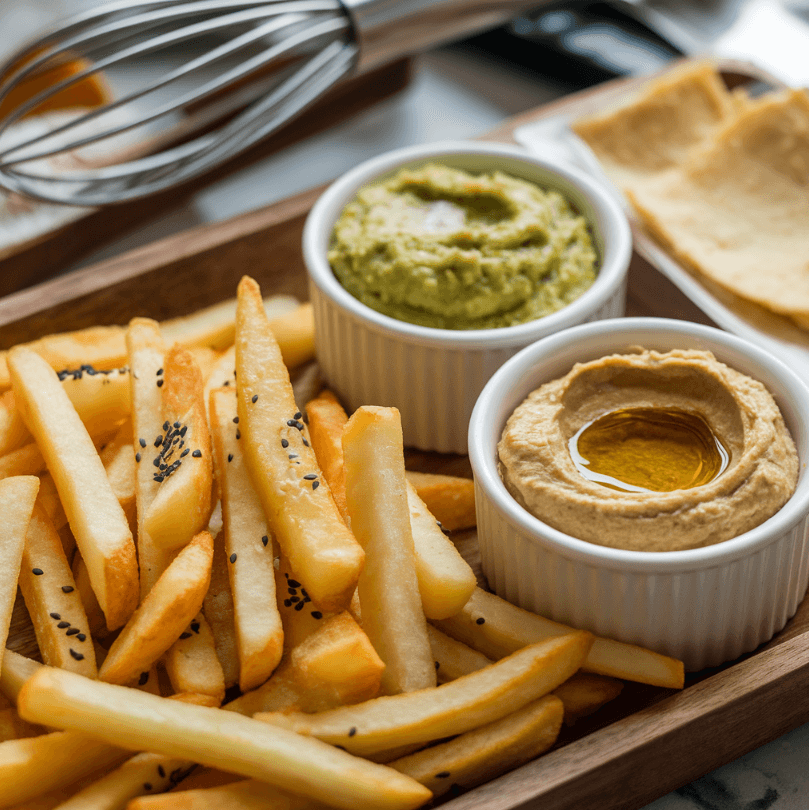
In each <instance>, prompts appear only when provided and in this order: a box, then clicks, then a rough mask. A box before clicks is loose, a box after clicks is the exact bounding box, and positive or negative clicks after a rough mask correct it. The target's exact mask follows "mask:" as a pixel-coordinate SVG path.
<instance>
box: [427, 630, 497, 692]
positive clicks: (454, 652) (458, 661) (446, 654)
mask: <svg viewBox="0 0 809 810" xmlns="http://www.w3.org/2000/svg"><path fill="white" fill-rule="evenodd" d="M427 633H428V635H429V636H430V649H431V650H432V653H433V658H435V671H436V673H437V674H438V682H439V683H446V682H447V681H454V680H455V679H456V678H461V677H463V676H464V675H469V674H470V673H471V672H477V671H478V670H479V669H483V668H484V667H487V666H489V664H493V663H494V661H492V659H491V658H487V657H486V656H485V655H483V653H479V652H478V651H477V650H473V649H472V648H471V647H467V645H466V644H463V643H461V642H460V641H456V640H455V639H454V638H450V637H449V636H448V635H446V634H444V633H442V632H441V631H440V630H438V629H437V628H436V627H433V626H432V625H428V626H427Z"/></svg>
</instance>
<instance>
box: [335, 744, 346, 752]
mask: <svg viewBox="0 0 809 810" xmlns="http://www.w3.org/2000/svg"><path fill="white" fill-rule="evenodd" d="M334 747H335V748H339V749H340V750H341V751H345V750H346V748H344V747H343V746H342V745H335V746H334Z"/></svg>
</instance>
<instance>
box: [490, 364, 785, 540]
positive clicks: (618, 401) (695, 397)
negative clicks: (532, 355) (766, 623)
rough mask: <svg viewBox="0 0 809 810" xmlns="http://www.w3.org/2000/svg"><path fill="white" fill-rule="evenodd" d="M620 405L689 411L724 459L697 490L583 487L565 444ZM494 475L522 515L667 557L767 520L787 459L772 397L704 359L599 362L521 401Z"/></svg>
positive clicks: (778, 502)
mask: <svg viewBox="0 0 809 810" xmlns="http://www.w3.org/2000/svg"><path fill="white" fill-rule="evenodd" d="M624 408H661V409H674V410H680V411H686V412H689V413H693V414H697V415H698V416H700V417H702V419H704V420H705V422H707V424H708V425H709V426H710V428H711V429H712V431H713V432H714V434H715V435H716V436H718V437H719V438H720V439H721V441H722V444H723V445H724V447H725V448H726V449H727V451H728V453H729V463H728V465H727V467H726V468H725V469H724V470H723V471H722V472H721V474H719V475H718V476H717V477H716V478H714V479H713V480H712V481H710V482H709V483H707V484H703V485H700V486H695V487H693V488H691V489H680V490H674V491H671V492H653V491H644V492H626V491H620V490H617V489H613V488H609V487H606V486H603V485H601V484H599V483H596V482H594V481H589V480H587V479H586V478H585V477H584V476H583V475H582V474H581V473H580V471H579V470H578V469H577V467H576V465H575V464H574V461H573V458H572V457H571V451H570V446H569V443H570V440H571V437H574V436H575V435H576V433H577V432H578V431H579V430H581V428H582V427H584V426H585V425H587V424H589V423H591V422H593V421H594V420H596V419H598V418H599V417H601V416H602V415H604V414H607V413H610V412H614V411H617V410H619V409H624ZM498 454H499V466H500V474H501V476H502V478H503V481H504V482H505V485H506V487H507V488H508V490H509V492H510V493H511V494H512V495H513V496H514V498H515V499H516V500H517V501H518V502H519V503H520V504H521V505H522V506H523V507H525V508H526V509H527V510H528V511H529V512H531V513H532V514H533V515H535V516H536V517H538V518H539V519H540V520H542V521H543V522H545V523H547V524H549V525H550V526H553V527H554V528H556V529H559V530H560V531H563V532H565V533H566V534H570V535H572V536H573V537H577V538H579V539H581V540H586V541H588V542H591V543H596V544H598V545H603V546H610V547H612V548H624V549H632V550H636V551H676V550H679V549H687V548H698V547H701V546H707V545H711V544H713V543H720V542H722V541H724V540H728V539H730V538H732V537H736V536H737V535H739V534H741V533H743V532H746V531H748V530H750V529H752V528H754V527H756V526H758V525H759V524H760V523H763V522H764V521H765V520H766V519H767V518H769V517H771V516H772V515H774V514H775V513H776V512H777V511H778V510H779V509H780V508H781V507H782V506H783V505H784V504H785V503H786V501H787V500H788V499H789V497H790V496H791V495H792V493H793V491H794V489H795V485H796V483H797V477H798V455H797V452H796V450H795V445H794V442H793V441H792V438H791V436H790V435H789V432H788V431H787V428H786V426H785V424H784V420H783V417H782V416H781V412H780V411H779V409H778V406H777V405H776V403H775V401H774V400H773V398H772V395H771V394H770V393H769V391H767V389H766V388H765V387H764V386H763V385H762V384H761V383H760V382H757V381H756V380H753V379H751V378H750V377H747V376H745V375H744V374H741V373H739V372H738V371H735V370H734V369H732V368H729V367H728V366H726V365H724V364H723V363H720V362H719V361H718V360H716V358H715V357H714V356H713V355H712V354H711V353H710V352H702V351H680V350H675V351H671V352H666V353H658V352H654V351H647V350H645V349H638V350H637V352H636V353H632V354H621V355H611V356H607V357H602V358H600V359H598V360H594V361H591V362H588V363H581V364H577V365H576V366H574V367H573V369H572V370H571V371H570V373H568V374H567V375H565V376H564V377H562V378H560V379H557V380H553V381H551V382H548V383H545V384H544V385H542V386H541V387H540V388H538V389H537V390H536V391H534V392H532V393H531V394H529V396H528V397H527V398H526V399H525V400H524V401H523V403H522V404H521V405H519V407H517V409H516V410H515V411H514V413H513V414H512V415H511V417H510V418H509V420H508V422H507V424H506V427H505V429H504V431H503V435H502V438H501V440H500V443H499V445H498Z"/></svg>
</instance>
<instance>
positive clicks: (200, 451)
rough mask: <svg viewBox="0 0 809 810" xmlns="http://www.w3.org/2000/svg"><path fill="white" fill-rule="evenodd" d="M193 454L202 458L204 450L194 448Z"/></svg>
mask: <svg viewBox="0 0 809 810" xmlns="http://www.w3.org/2000/svg"><path fill="white" fill-rule="evenodd" d="M191 455H192V456H193V457H194V458H202V450H194V452H193V453H191Z"/></svg>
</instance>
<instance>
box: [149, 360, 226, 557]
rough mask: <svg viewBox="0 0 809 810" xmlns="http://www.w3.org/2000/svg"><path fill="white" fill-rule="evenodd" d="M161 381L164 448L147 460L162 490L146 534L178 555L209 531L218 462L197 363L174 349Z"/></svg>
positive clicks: (152, 506)
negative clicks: (212, 488) (213, 484)
mask: <svg viewBox="0 0 809 810" xmlns="http://www.w3.org/2000/svg"><path fill="white" fill-rule="evenodd" d="M162 376H163V379H164V380H165V385H164V386H163V418H164V422H163V425H162V429H163V430H162V434H159V435H162V443H161V445H160V448H158V449H155V447H151V448H150V452H149V453H148V455H145V456H144V457H143V461H146V460H147V459H149V463H150V464H152V472H153V473H154V478H155V479H156V480H157V482H158V483H159V485H160V486H159V488H158V490H157V493H156V494H155V496H154V499H153V500H152V502H151V504H149V507H148V508H147V510H146V514H145V515H144V518H143V528H144V530H145V531H146V533H147V534H148V535H149V537H150V538H151V539H152V542H153V543H154V544H155V545H157V546H159V547H161V548H165V549H176V548H180V547H182V546H184V545H185V544H186V543H188V541H189V540H190V539H191V538H192V537H193V536H194V535H195V534H197V533H198V532H200V531H202V530H203V529H204V528H205V527H206V526H207V525H208V518H209V517H210V516H211V484H212V482H213V462H212V459H211V439H210V434H209V432H208V421H207V418H206V416H205V404H204V403H203V401H202V377H201V375H200V372H199V369H198V368H197V366H196V363H194V359H193V358H192V357H191V355H190V354H189V353H188V352H187V351H186V350H185V349H183V348H180V347H179V346H174V347H173V348H171V349H170V350H169V352H168V353H167V354H166V359H165V363H164V374H163V375H162ZM155 443H156V440H155ZM148 446H149V445H148V443H147V447H148ZM155 462H157V463H155Z"/></svg>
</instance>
